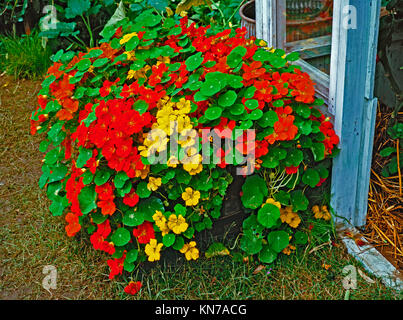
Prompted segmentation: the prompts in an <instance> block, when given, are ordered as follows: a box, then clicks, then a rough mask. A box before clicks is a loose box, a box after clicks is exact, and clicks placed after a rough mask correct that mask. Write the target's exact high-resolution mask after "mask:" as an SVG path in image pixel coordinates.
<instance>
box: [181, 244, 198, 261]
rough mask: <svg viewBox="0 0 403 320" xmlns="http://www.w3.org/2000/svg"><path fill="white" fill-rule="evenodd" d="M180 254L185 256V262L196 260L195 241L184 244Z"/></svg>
mask: <svg viewBox="0 0 403 320" xmlns="http://www.w3.org/2000/svg"><path fill="white" fill-rule="evenodd" d="M180 252H181V253H184V254H185V257H186V260H192V259H193V260H197V259H198V258H199V249H197V248H196V242H195V241H190V242H189V243H185V245H184V246H183V248H182V249H180Z"/></svg>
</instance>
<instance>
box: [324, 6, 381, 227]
mask: <svg viewBox="0 0 403 320" xmlns="http://www.w3.org/2000/svg"><path fill="white" fill-rule="evenodd" d="M380 4H381V0H366V1H362V0H335V1H334V9H333V19H334V20H333V31H332V57H331V59H332V62H331V68H330V74H331V76H330V84H329V102H330V107H331V108H332V109H333V110H331V111H333V112H332V113H334V114H335V130H336V133H337V134H338V135H339V137H340V148H341V152H340V154H339V156H338V157H336V158H335V159H334V162H333V170H332V186H331V206H332V208H333V210H334V212H335V213H336V216H338V217H337V218H336V222H342V220H347V221H348V222H350V223H351V224H353V225H354V226H362V225H364V224H365V219H366V214H367V201H368V188H369V179H370V170H371V160H372V146H373V138H374V125H375V115H376V106H377V99H376V98H374V96H373V87H374V75H375V57H376V49H377V41H378V31H379V14H380ZM354 19H356V21H355V20H354Z"/></svg>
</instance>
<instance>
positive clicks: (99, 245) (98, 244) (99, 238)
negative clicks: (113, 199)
mask: <svg viewBox="0 0 403 320" xmlns="http://www.w3.org/2000/svg"><path fill="white" fill-rule="evenodd" d="M110 233H111V226H110V223H109V220H105V221H104V222H103V223H101V224H99V225H98V229H97V231H96V232H94V233H93V234H92V235H91V237H90V241H91V243H92V246H93V247H94V249H95V250H101V251H105V252H107V253H109V254H111V255H112V254H114V253H115V246H114V244H113V243H112V242H108V241H106V240H105V239H106V238H107V237H108V236H109V234H110Z"/></svg>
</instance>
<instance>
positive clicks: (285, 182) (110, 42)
mask: <svg viewBox="0 0 403 320" xmlns="http://www.w3.org/2000/svg"><path fill="white" fill-rule="evenodd" d="M245 34H246V30H245V29H236V30H230V29H228V30H224V31H222V32H219V33H217V32H215V31H213V30H211V29H210V28H209V27H208V26H207V27H198V26H196V25H195V24H194V23H192V24H190V25H189V23H188V18H187V17H185V18H182V19H180V20H179V17H178V16H173V17H170V18H166V19H164V20H162V17H161V16H160V15H157V14H155V13H154V11H153V10H147V11H144V12H143V13H142V14H140V15H138V16H137V17H136V19H134V20H130V21H129V20H128V19H125V20H122V21H120V22H119V24H118V26H114V27H109V28H106V29H105V31H104V32H103V36H104V39H103V40H102V41H101V42H102V44H101V45H100V46H99V47H94V48H91V49H89V50H88V51H87V52H81V53H79V54H78V55H76V54H75V53H73V52H71V51H67V52H64V51H63V50H60V51H59V52H57V53H56V54H55V55H54V57H53V61H54V62H55V63H54V64H53V66H52V67H51V68H50V69H49V71H48V76H47V78H46V79H45V81H44V82H43V84H42V89H41V91H40V94H39V97H38V102H39V107H38V109H37V110H36V111H35V112H34V113H33V114H32V118H31V132H32V133H33V134H35V133H36V132H38V133H47V135H46V138H45V139H44V140H43V141H42V143H41V144H40V150H41V151H42V152H46V155H45V157H44V164H43V167H42V171H43V175H42V176H41V178H40V180H39V186H40V187H41V188H44V187H46V190H47V195H48V197H49V198H50V200H51V201H52V204H51V205H50V211H51V213H52V214H53V215H55V216H62V215H64V214H65V213H66V214H65V220H66V222H67V226H66V232H67V234H68V235H69V236H74V235H75V234H77V233H78V232H79V231H80V230H81V229H84V230H86V231H87V232H88V233H89V234H91V242H92V244H93V246H94V248H95V249H97V250H101V251H105V252H107V253H109V254H110V255H111V258H110V259H109V260H108V265H109V267H110V278H114V277H115V276H116V275H118V274H121V273H122V272H123V270H126V271H128V272H132V271H133V270H134V268H135V267H136V265H137V264H138V263H140V262H142V261H145V260H148V261H157V260H159V259H160V253H161V251H163V250H164V249H166V248H173V249H175V250H178V251H180V252H181V253H183V254H184V255H185V257H186V259H188V260H193V259H197V258H198V257H199V250H198V249H197V244H196V242H195V240H194V236H195V234H196V233H197V232H200V231H202V230H205V229H211V228H212V227H213V221H214V220H215V219H218V218H219V217H220V214H221V207H222V203H223V199H224V197H225V195H226V192H227V188H228V186H229V184H231V182H232V180H233V177H232V176H231V175H230V174H229V173H228V171H227V170H226V167H227V166H228V164H234V165H236V166H238V168H239V169H240V173H241V174H243V175H245V176H247V178H246V181H245V183H244V185H243V188H242V194H241V195H240V197H241V200H242V203H243V205H244V207H245V210H247V211H248V212H249V213H250V215H249V217H248V218H247V219H246V220H245V221H244V223H243V236H242V238H241V243H240V245H241V248H242V250H244V251H245V252H246V254H248V255H255V254H256V255H258V258H259V259H260V261H261V262H263V263H270V262H272V261H274V259H275V258H276V256H277V255H278V254H280V253H281V252H284V253H285V254H289V252H290V251H292V250H293V249H295V246H298V245H302V244H305V243H306V241H307V234H306V233H305V232H303V231H301V230H299V229H298V227H299V226H300V223H301V217H304V216H308V218H307V219H308V220H309V219H311V218H313V217H314V216H315V218H320V219H324V220H329V219H330V214H329V212H328V210H327V208H326V207H319V206H314V207H312V208H311V206H312V204H310V203H309V200H308V198H307V197H306V195H305V193H306V192H308V190H311V189H314V188H316V187H317V186H319V185H321V184H322V183H323V181H325V180H326V179H327V177H328V175H329V171H328V168H327V167H328V165H329V158H330V157H331V156H334V155H335V154H336V152H335V151H336V150H337V149H336V148H335V144H337V143H338V138H337V136H336V135H335V133H334V131H333V127H332V124H331V123H330V122H329V121H328V120H329V119H326V118H325V117H324V116H323V115H322V113H321V112H320V111H319V110H318V108H317V107H318V106H320V105H322V104H323V101H321V100H318V99H315V98H314V93H315V91H314V83H313V82H312V80H311V79H310V78H309V76H308V74H306V73H303V72H301V71H300V69H299V67H297V66H294V65H292V64H290V62H292V61H295V60H297V59H298V54H295V53H291V54H288V55H285V53H284V51H283V50H274V49H270V48H266V47H265V43H264V41H259V40H255V39H246V38H245ZM172 124H173V125H172ZM225 129H227V130H225ZM236 129H238V130H236ZM248 129H250V130H249V131H248ZM206 133H207V134H206ZM196 138H200V139H196ZM245 138H247V139H245ZM222 140H224V141H226V142H228V141H230V142H231V144H230V146H229V145H228V144H226V145H224V146H222V144H221V142H223V141H222ZM175 143H177V144H176V146H177V147H178V149H177V150H175V149H174V148H173V146H175ZM199 151H202V152H199ZM167 154H168V155H167ZM164 156H166V159H165V161H164ZM209 157H211V158H212V159H213V161H206V160H208V158H209ZM214 159H215V161H214ZM156 160H159V161H156ZM320 233H321V231H319V234H320ZM290 239H291V240H290ZM209 254H210V255H211V253H209ZM137 290H138V284H136V283H134V282H132V283H131V284H130V285H129V287H128V288H127V290H126V291H127V292H135V291H137Z"/></svg>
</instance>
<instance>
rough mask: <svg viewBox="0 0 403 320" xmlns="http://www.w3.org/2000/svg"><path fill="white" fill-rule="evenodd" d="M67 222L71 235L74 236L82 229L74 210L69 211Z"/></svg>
mask: <svg viewBox="0 0 403 320" xmlns="http://www.w3.org/2000/svg"><path fill="white" fill-rule="evenodd" d="M65 219H66V222H67V223H68V225H67V226H66V228H65V229H66V233H67V235H68V236H69V237H73V236H75V235H76V233H77V232H78V231H80V230H81V225H80V223H79V222H78V221H79V220H78V216H77V215H76V214H74V213H72V212H69V213H68V214H67V215H66V218H65Z"/></svg>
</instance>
